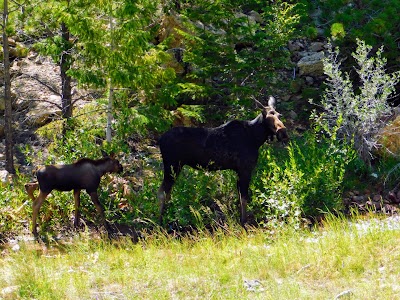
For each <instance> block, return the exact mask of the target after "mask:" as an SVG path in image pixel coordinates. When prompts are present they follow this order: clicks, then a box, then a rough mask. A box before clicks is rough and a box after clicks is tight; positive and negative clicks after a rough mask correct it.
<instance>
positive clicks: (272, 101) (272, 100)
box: [268, 96, 276, 108]
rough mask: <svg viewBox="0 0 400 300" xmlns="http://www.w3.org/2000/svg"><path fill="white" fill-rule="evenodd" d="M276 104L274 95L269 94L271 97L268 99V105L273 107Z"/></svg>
mask: <svg viewBox="0 0 400 300" xmlns="http://www.w3.org/2000/svg"><path fill="white" fill-rule="evenodd" d="M275 104H276V100H275V98H274V97H272V96H269V99H268V106H269V107H271V108H275Z"/></svg>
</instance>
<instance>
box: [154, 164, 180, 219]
mask: <svg viewBox="0 0 400 300" xmlns="http://www.w3.org/2000/svg"><path fill="white" fill-rule="evenodd" d="M181 169H182V168H180V167H179V166H172V165H165V164H164V179H163V182H162V183H161V186H160V188H159V189H158V192H157V197H158V200H159V203H160V219H159V223H160V225H162V222H163V215H164V211H165V203H166V202H168V201H169V200H170V199H171V190H172V187H173V185H174V183H175V179H176V178H177V177H178V175H179V173H180V171H181Z"/></svg>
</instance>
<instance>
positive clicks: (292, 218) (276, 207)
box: [252, 131, 354, 227]
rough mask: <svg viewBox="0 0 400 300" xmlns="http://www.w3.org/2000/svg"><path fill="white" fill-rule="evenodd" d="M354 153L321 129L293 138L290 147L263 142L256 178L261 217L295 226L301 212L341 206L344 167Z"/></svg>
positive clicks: (270, 223)
mask: <svg viewBox="0 0 400 300" xmlns="http://www.w3.org/2000/svg"><path fill="white" fill-rule="evenodd" d="M353 159H354V151H352V149H351V147H350V146H347V145H344V144H341V143H339V142H338V141H337V140H336V139H335V136H321V135H320V134H319V133H318V131H310V132H308V133H306V134H305V135H304V136H303V137H302V138H301V139H299V140H294V141H292V142H291V144H290V146H289V147H288V148H287V153H284V152H283V151H282V150H280V149H278V150H277V149H274V148H263V149H262V152H261V155H260V161H259V166H258V168H257V172H256V176H255V178H254V180H253V183H252V186H253V192H254V196H253V206H254V209H255V211H256V219H257V221H258V222H259V223H261V224H264V226H268V227H269V226H281V225H282V224H287V223H289V224H292V225H296V226H297V225H299V223H300V221H301V218H302V217H307V218H319V217H320V216H322V215H324V214H325V213H328V212H336V211H339V210H340V209H341V208H342V201H341V192H342V189H343V188H342V183H343V179H344V175H345V172H346V167H347V165H348V164H349V162H351V161H352V160H353Z"/></svg>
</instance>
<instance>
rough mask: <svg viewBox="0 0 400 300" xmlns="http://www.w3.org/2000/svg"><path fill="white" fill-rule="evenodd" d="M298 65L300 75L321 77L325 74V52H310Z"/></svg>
mask: <svg viewBox="0 0 400 300" xmlns="http://www.w3.org/2000/svg"><path fill="white" fill-rule="evenodd" d="M303 55H304V56H303V57H302V58H301V59H300V60H299V62H298V63H297V67H298V68H299V70H300V75H309V76H320V75H323V74H324V63H323V59H324V52H322V51H321V52H308V53H307V54H303Z"/></svg>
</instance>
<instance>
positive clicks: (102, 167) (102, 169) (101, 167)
mask: <svg viewBox="0 0 400 300" xmlns="http://www.w3.org/2000/svg"><path fill="white" fill-rule="evenodd" d="M96 169H97V171H98V172H99V173H100V174H101V176H103V175H104V174H106V173H110V172H111V170H110V165H109V164H108V163H107V161H99V164H97V165H96Z"/></svg>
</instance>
